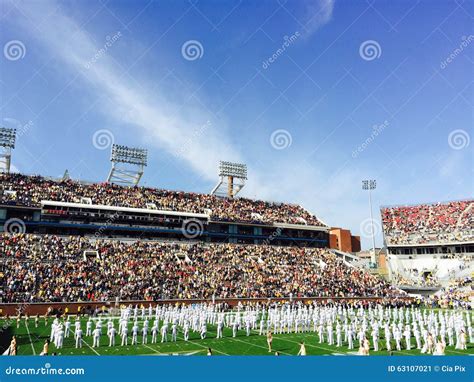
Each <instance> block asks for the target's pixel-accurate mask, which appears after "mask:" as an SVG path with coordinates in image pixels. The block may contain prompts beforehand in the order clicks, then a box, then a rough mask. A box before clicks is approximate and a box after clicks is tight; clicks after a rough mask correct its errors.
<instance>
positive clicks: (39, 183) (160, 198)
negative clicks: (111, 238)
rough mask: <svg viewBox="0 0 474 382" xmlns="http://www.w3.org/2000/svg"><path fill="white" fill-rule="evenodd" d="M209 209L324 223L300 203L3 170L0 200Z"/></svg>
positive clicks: (243, 218) (217, 213)
mask: <svg viewBox="0 0 474 382" xmlns="http://www.w3.org/2000/svg"><path fill="white" fill-rule="evenodd" d="M81 198H90V199H91V200H92V203H93V204H98V205H109V206H118V207H134V208H146V205H147V203H154V204H155V205H156V207H157V209H159V210H169V211H180V212H193V213H206V212H207V211H208V210H210V211H211V218H212V219H213V220H220V221H240V222H253V223H290V224H308V225H317V226H324V224H323V223H322V222H321V221H319V220H318V219H317V218H316V217H315V216H313V215H311V214H310V213H309V212H308V211H306V210H305V209H303V208H302V207H300V206H298V205H293V204H285V203H271V202H265V201H261V200H251V199H246V198H234V199H231V198H220V197H217V196H214V195H209V194H198V193H189V192H178V191H168V190H162V189H155V188H148V187H123V186H119V185H115V184H111V183H95V184H85V183H80V182H77V181H73V180H70V179H68V180H63V181H55V180H50V179H46V178H44V177H41V176H27V175H22V174H0V203H1V204H17V205H23V206H39V205H40V202H41V201H42V200H51V201H61V202H77V203H80V202H81Z"/></svg>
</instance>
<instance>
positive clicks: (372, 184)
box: [362, 179, 377, 267]
mask: <svg viewBox="0 0 474 382" xmlns="http://www.w3.org/2000/svg"><path fill="white" fill-rule="evenodd" d="M376 187H377V181H376V180H374V179H371V180H363V181H362V189H363V190H366V191H369V210H370V231H371V236H372V253H371V256H370V262H371V265H372V266H374V267H376V265H377V264H376V259H375V229H374V217H373V214H372V196H371V192H370V191H371V190H375V188H376Z"/></svg>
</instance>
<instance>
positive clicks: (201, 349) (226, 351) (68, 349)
mask: <svg viewBox="0 0 474 382" xmlns="http://www.w3.org/2000/svg"><path fill="white" fill-rule="evenodd" d="M71 320H72V323H73V322H74V318H71ZM86 321H87V319H86V318H82V319H81V327H82V329H83V331H84V333H85V328H86ZM106 321H107V319H104V320H103V322H104V324H103V328H102V332H103V333H104V334H103V335H102V337H101V339H100V346H99V347H97V348H93V347H92V337H90V336H89V337H87V336H85V335H84V336H83V343H82V348H78V349H76V348H75V340H74V335H73V333H72V332H71V334H70V336H69V338H65V339H64V346H63V348H62V349H56V348H55V346H54V344H53V343H51V344H50V347H49V353H50V354H51V353H53V352H55V353H57V354H58V355H101V356H102V355H206V353H207V348H211V349H212V351H213V355H273V354H274V352H275V351H278V352H279V353H280V354H281V355H296V354H297V353H298V350H299V343H300V342H301V341H304V342H305V345H306V351H307V354H308V355H335V356H343V355H354V354H357V350H358V341H357V340H356V341H354V346H355V349H354V350H351V351H349V350H348V349H347V343H343V346H342V347H336V346H330V345H328V344H327V343H323V344H320V343H319V338H318V335H317V333H313V332H308V333H290V334H274V336H273V350H274V352H272V353H269V352H268V347H267V343H266V337H265V336H260V335H259V333H258V331H252V333H251V335H250V336H246V332H245V330H240V331H239V332H238V335H237V337H236V338H232V329H231V328H224V332H223V333H224V338H222V339H217V338H216V328H215V327H213V326H211V325H208V332H207V338H206V339H204V340H201V338H200V335H199V333H197V332H193V331H192V330H190V340H189V341H184V340H183V337H182V333H178V341H177V342H167V343H160V342H159V341H160V340H161V336H160V335H158V336H157V338H158V343H157V344H152V343H151V334H149V335H148V344H145V345H144V344H142V336H141V335H140V334H141V333H139V336H138V345H133V346H132V345H131V340H132V339H131V335H130V333H131V326H132V323H131V322H130V323H129V339H128V344H129V345H128V346H123V347H122V346H120V342H121V337H120V336H119V335H117V336H116V338H115V342H116V345H115V346H114V347H109V346H108V344H109V339H108V337H107V336H106V335H105V332H106V330H107V329H106ZM51 323H52V319H51V318H50V319H49V320H48V324H47V325H45V321H44V319H43V318H40V320H39V324H38V327H37V328H36V327H35V323H34V320H33V319H31V318H30V320H29V322H28V325H27V324H26V323H25V320H24V319H22V320H21V322H20V325H19V327H18V328H17V323H16V321H10V322H6V321H5V320H3V321H0V324H1V327H3V328H6V330H3V331H2V333H1V336H2V337H3V339H2V345H5V346H8V344H9V342H10V339H11V336H12V335H14V334H15V335H16V336H17V343H18V354H19V355H38V354H40V353H41V351H42V348H43V344H44V341H45V340H46V339H49V337H50V333H51ZM114 326H115V328H116V329H117V328H118V319H117V318H114ZM150 326H151V321H150ZM94 327H95V325H93V329H94ZM139 327H140V329H141V327H142V324H141V322H140V321H139ZM71 329H72V330H74V325H73V324H72V325H71ZM381 333H382V334H383V331H381ZM334 337H335V336H334ZM170 338H171V334H170V333H168V340H169V339H170ZM404 343H405V341H404V340H403V341H402V351H393V352H392V354H393V355H421V353H420V350H418V349H414V347H416V344H415V340H414V338H413V339H412V350H409V351H408V350H404V349H403V344H404ZM5 346H4V348H5ZM371 346H373V345H372V344H371ZM379 347H380V348H381V349H383V350H382V351H378V352H374V351H373V350H372V349H371V352H370V354H371V355H388V352H387V351H386V350H385V341H384V340H383V339H381V340H380V341H379ZM394 348H395V342H394V341H392V349H394ZM2 350H4V349H2ZM473 354H474V344H468V349H467V350H466V351H461V350H457V349H455V348H454V346H452V347H450V346H447V347H446V355H473Z"/></svg>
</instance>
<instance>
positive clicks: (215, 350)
mask: <svg viewBox="0 0 474 382" xmlns="http://www.w3.org/2000/svg"><path fill="white" fill-rule="evenodd" d="M176 337H177V338H179V339H182V340H183V341H184V337H180V336H176ZM198 341H199V340H198ZM201 341H202V340H201ZM184 342H189V343H191V344H195V345H197V346H200V347H202V348H204V349H206V350H207V348H208V347H209V346H205V345H201V344H200V343H197V342H192V340H190V341H184ZM212 351H213V352H216V353H221V354H223V355H230V354H227V353H224V352H223V351H219V350H217V349H212Z"/></svg>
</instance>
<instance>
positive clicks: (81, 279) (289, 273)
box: [0, 234, 403, 302]
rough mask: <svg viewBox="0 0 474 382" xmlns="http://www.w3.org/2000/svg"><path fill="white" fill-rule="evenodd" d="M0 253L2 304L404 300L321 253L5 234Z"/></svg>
mask: <svg viewBox="0 0 474 382" xmlns="http://www.w3.org/2000/svg"><path fill="white" fill-rule="evenodd" d="M85 251H86V253H89V254H93V256H85ZM0 252H1V253H2V254H4V257H3V269H4V274H3V280H1V281H2V285H5V286H6V288H4V290H3V292H2V293H3V295H1V296H0V297H1V300H2V301H3V302H28V301H30V302H47V301H66V302H75V301H103V300H111V299H115V298H117V297H118V298H120V299H121V300H144V299H145V300H156V299H170V298H180V299H190V298H211V297H213V296H215V297H220V298H236V297H237V298H242V297H253V298H257V297H260V298H261V297H264V298H266V297H289V296H294V297H350V296H358V297H360V296H392V297H393V296H398V295H402V294H403V292H401V291H399V290H398V289H396V288H393V287H391V286H390V285H389V284H387V283H386V282H385V281H383V280H382V279H380V278H378V277H376V276H373V275H371V274H370V273H368V272H366V271H364V270H362V269H359V268H355V267H351V266H349V265H348V264H347V263H345V262H344V261H343V260H341V259H339V258H338V257H337V256H336V255H334V254H333V253H330V252H329V251H327V250H325V249H318V248H297V247H278V246H265V245H237V244H204V243H199V244H198V243H194V244H190V243H187V244H183V243H172V242H152V241H141V240H137V241H130V240H128V241H120V240H103V239H97V240H92V239H89V238H87V237H79V236H71V237H59V236H52V235H44V236H42V235H31V234H19V235H10V234H3V235H2V236H0Z"/></svg>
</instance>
